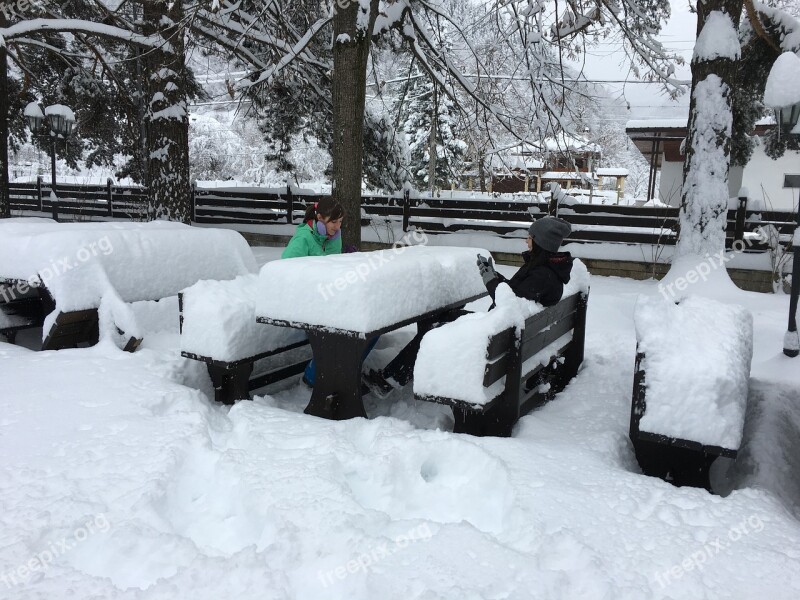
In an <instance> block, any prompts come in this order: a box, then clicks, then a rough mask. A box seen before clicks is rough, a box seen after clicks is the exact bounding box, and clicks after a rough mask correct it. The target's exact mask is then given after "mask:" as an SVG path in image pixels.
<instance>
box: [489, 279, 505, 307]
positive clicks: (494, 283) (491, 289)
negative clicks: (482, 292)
mask: <svg viewBox="0 0 800 600" xmlns="http://www.w3.org/2000/svg"><path fill="white" fill-rule="evenodd" d="M495 275H497V277H495V278H494V279H492V280H491V281H490V282H489V283H487V284H486V291H488V292H489V295H490V296H491V297H492V306H494V292H495V290H496V289H497V286H498V285H500V284H501V283H508V280H507V279H506V278H505V277H503V276H502V275H500V273H497V272H495Z"/></svg>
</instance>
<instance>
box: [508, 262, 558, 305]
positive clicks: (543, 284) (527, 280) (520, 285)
mask: <svg viewBox="0 0 800 600" xmlns="http://www.w3.org/2000/svg"><path fill="white" fill-rule="evenodd" d="M548 271H549V269H547V267H539V268H536V269H531V270H530V272H529V273H528V274H527V276H526V277H524V278H523V279H520V280H519V281H512V282H510V283H509V285H510V286H511V289H512V290H513V291H514V293H515V294H516V295H517V296H519V297H521V298H526V299H527V300H533V301H534V302H542V299H543V298H548V297H550V296H552V295H553V291H554V290H553V289H552V288H553V286H554V284H555V281H554V280H555V277H554V276H553V275H552V274H551V273H549V272H548Z"/></svg>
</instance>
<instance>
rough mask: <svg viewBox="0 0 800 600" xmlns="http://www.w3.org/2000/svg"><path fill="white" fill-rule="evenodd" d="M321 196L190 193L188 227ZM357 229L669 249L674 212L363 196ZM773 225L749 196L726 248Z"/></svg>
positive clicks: (731, 222)
mask: <svg viewBox="0 0 800 600" xmlns="http://www.w3.org/2000/svg"><path fill="white" fill-rule="evenodd" d="M9 192H10V194H9V195H10V203H11V209H12V211H15V212H17V213H21V214H30V213H34V214H35V213H46V214H50V215H52V217H53V218H55V219H58V218H62V219H67V220H107V219H124V220H139V221H144V220H147V219H148V218H149V208H148V202H147V192H146V190H145V189H144V188H141V187H126V186H117V185H114V184H113V182H112V181H111V180H110V179H109V180H108V181H107V183H106V185H99V186H98V185H95V186H91V185H69V184H62V185H58V188H57V192H58V199H57V201H56V202H52V201H51V200H50V186H49V185H47V184H45V183H44V182H43V181H42V179H41V178H39V179H38V181H37V182H36V183H30V184H27V183H23V184H20V183H12V184H10V186H9ZM322 197H323V196H322V195H319V194H308V193H304V192H299V191H295V190H293V189H292V188H290V187H287V188H280V189H269V190H267V189H262V190H258V189H256V190H253V189H245V190H239V189H233V188H229V189H204V188H197V187H193V189H192V217H193V221H194V222H196V223H202V224H212V225H213V224H243V225H275V224H286V223H289V224H293V223H298V222H299V221H300V220H301V219H302V217H303V214H304V212H305V205H306V204H307V203H310V202H317V201H319V200H320V199H321V198H322ZM361 208H362V219H361V221H362V225H369V224H375V223H383V224H389V225H396V226H402V229H403V231H408V230H409V229H412V228H413V229H417V230H423V231H427V232H430V233H447V232H456V231H466V232H492V233H494V234H497V235H500V236H504V237H510V238H520V237H525V233H526V231H527V228H528V226H529V224H530V223H531V222H532V221H533V219H535V218H538V217H540V216H543V215H548V214H550V215H558V216H559V217H561V218H563V219H565V220H566V221H568V222H569V223H570V224H571V225H572V226H573V233H572V234H571V235H570V238H569V240H570V242H577V243H592V242H595V243H596V242H612V243H626V244H652V245H659V246H661V245H673V244H675V243H676V241H677V238H678V230H679V213H678V209H677V208H673V207H656V208H653V207H635V206H617V205H600V204H583V203H577V202H571V201H567V202H564V201H562V202H561V204H559V205H557V204H556V203H555V202H554V200H553V198H552V197H549V198H548V197H547V195H545V194H520V195H518V196H515V197H514V198H513V199H512V200H507V199H500V198H498V199H491V200H486V199H481V198H452V199H451V198H412V197H410V195H409V194H408V193H407V192H406V194H405V195H380V194H377V195H367V196H364V197H363V198H362V199H361ZM764 225H772V226H774V227H775V229H776V230H777V231H778V233H779V234H780V235H781V239H783V240H788V239H789V237H790V236H791V235H792V232H793V231H794V229H795V227H796V213H792V212H789V211H760V210H751V209H749V208H748V206H747V198H740V199H739V203H738V206H737V208H735V209H730V210H728V214H727V224H726V244H727V246H728V247H729V248H730V247H731V246H732V245H733V244H734V243H735V242H737V241H742V240H747V241H748V244H747V246H748V248H749V249H751V250H755V251H758V250H766V249H767V246H766V245H765V244H764V243H763V242H762V241H760V240H756V239H754V238H753V236H752V235H748V234H752V233H753V232H755V231H756V229H757V228H758V227H759V226H764Z"/></svg>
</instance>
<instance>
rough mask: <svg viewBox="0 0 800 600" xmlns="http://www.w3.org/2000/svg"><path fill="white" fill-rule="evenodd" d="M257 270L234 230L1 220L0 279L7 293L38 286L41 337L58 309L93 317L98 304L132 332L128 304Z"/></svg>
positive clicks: (163, 224) (12, 294)
mask: <svg viewBox="0 0 800 600" xmlns="http://www.w3.org/2000/svg"><path fill="white" fill-rule="evenodd" d="M255 271H256V263H255V259H254V257H253V253H252V252H251V250H250V248H249V247H248V245H247V242H246V241H245V240H244V238H242V236H241V235H240V234H238V233H237V232H235V231H229V230H223V229H205V228H195V227H190V226H188V225H184V224H181V223H173V222H166V221H153V222H149V223H119V222H92V223H57V222H55V221H52V220H49V219H8V220H3V221H0V280H4V281H5V282H6V289H7V291H8V293H7V295H8V296H9V298H12V297H17V296H18V295H20V294H18V292H21V291H25V289H26V288H27V287H28V286H29V287H33V288H35V289H37V290H38V291H39V295H40V297H42V298H43V314H44V315H47V317H46V318H45V319H44V335H45V336H47V335H48V332H49V331H50V328H51V326H52V325H53V323H55V322H56V319H57V317H58V316H59V314H62V313H72V312H80V311H89V312H91V311H94V320H95V322H96V320H97V316H96V311H97V310H98V309H99V308H100V307H101V304H107V305H108V314H109V316H110V317H113V319H115V320H117V323H116V324H117V325H118V326H121V327H122V328H123V329H126V331H127V333H129V334H131V335H135V332H134V331H128V329H130V330H133V329H136V326H135V323H134V322H133V320H132V316H131V313H130V312H129V311H127V310H126V309H125V303H128V302H136V301H140V300H159V299H161V298H166V297H170V296H175V295H176V294H177V293H178V292H179V291H181V290H182V289H184V288H186V287H188V286H190V285H192V284H194V283H196V282H197V281H199V280H201V279H233V278H234V277H237V276H239V275H245V274H248V273H254V272H255ZM9 287H10V288H11V289H10V290H8V288H9ZM47 313H49V315H48V314H47Z"/></svg>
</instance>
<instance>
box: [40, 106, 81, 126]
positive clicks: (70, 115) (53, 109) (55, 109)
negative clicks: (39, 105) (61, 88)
mask: <svg viewBox="0 0 800 600" xmlns="http://www.w3.org/2000/svg"><path fill="white" fill-rule="evenodd" d="M44 114H45V115H47V116H48V117H49V116H51V115H59V116H61V117H63V118H64V119H66V120H67V121H72V122H73V123H74V122H75V113H74V112H72V109H71V108H70V107H69V106H64V105H63V104H53V105H51V106H48V107H47V108H45V109H44Z"/></svg>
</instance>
